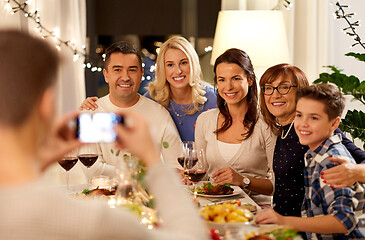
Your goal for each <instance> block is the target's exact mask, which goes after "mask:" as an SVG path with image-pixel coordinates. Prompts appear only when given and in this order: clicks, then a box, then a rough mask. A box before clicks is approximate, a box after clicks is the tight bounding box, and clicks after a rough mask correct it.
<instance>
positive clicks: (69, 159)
mask: <svg viewBox="0 0 365 240" xmlns="http://www.w3.org/2000/svg"><path fill="white" fill-rule="evenodd" d="M77 160H78V159H77V150H73V151H71V152H69V153H68V154H66V155H65V156H63V158H62V159H61V160H59V161H58V163H59V164H60V165H61V167H62V168H63V169H65V170H66V184H67V189H68V190H70V185H69V171H70V170H71V168H73V167H74V166H75V165H76V163H77Z"/></svg>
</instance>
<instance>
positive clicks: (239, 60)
mask: <svg viewBox="0 0 365 240" xmlns="http://www.w3.org/2000/svg"><path fill="white" fill-rule="evenodd" d="M220 63H235V64H237V65H238V66H240V67H241V68H242V69H243V70H244V71H245V74H246V77H247V79H250V80H252V85H251V86H249V87H248V93H247V96H246V98H247V104H248V110H247V113H246V115H245V118H244V120H243V122H242V124H243V125H244V126H245V128H247V129H248V130H247V132H246V133H244V134H242V136H243V139H247V138H249V137H250V136H251V134H252V132H253V129H254V127H255V124H256V122H257V119H258V113H257V110H258V109H257V85H256V76H255V73H254V70H253V66H252V63H251V60H250V57H249V56H248V55H247V53H246V52H244V51H242V50H240V49H237V48H231V49H228V50H227V51H225V52H224V53H223V54H222V55H220V56H219V57H218V58H217V59H216V60H215V63H214V74H215V76H214V85H215V86H217V72H216V70H217V66H218V65H219V64H220ZM217 106H218V108H219V111H220V113H221V114H222V115H223V117H224V122H223V125H222V127H220V128H218V129H217V130H216V131H215V133H216V134H218V133H220V132H224V131H226V130H227V129H228V128H229V127H230V126H231V125H232V116H231V114H230V113H229V109H228V107H227V104H226V101H225V100H224V99H223V98H222V97H221V96H220V95H219V94H217Z"/></svg>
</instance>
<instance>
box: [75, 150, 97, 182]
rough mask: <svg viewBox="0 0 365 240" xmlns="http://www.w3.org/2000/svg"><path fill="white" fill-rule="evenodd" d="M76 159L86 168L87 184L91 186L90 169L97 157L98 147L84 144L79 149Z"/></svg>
mask: <svg viewBox="0 0 365 240" xmlns="http://www.w3.org/2000/svg"><path fill="white" fill-rule="evenodd" d="M77 157H78V158H79V160H80V161H81V163H82V164H83V165H84V166H85V167H87V174H86V175H87V176H86V177H87V184H88V187H90V186H91V176H90V167H91V166H92V165H94V163H95V162H96V160H97V159H98V157H99V150H98V146H97V145H96V144H95V143H90V144H85V145H84V146H82V147H81V148H80V149H79V152H78V155H77Z"/></svg>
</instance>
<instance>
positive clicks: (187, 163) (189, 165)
mask: <svg viewBox="0 0 365 240" xmlns="http://www.w3.org/2000/svg"><path fill="white" fill-rule="evenodd" d="M197 163H198V158H197V157H193V158H185V167H186V168H187V169H191V168H193V167H194V166H195V165H196V164H197Z"/></svg>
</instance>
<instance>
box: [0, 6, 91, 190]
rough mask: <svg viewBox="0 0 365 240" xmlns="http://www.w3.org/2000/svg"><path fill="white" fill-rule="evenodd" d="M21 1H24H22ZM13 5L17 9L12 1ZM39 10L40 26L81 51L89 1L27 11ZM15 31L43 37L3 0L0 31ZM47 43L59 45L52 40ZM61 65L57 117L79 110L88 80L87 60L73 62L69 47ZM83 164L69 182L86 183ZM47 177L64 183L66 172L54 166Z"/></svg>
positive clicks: (72, 172)
mask: <svg viewBox="0 0 365 240" xmlns="http://www.w3.org/2000/svg"><path fill="white" fill-rule="evenodd" d="M20 2H22V3H23V2H24V0H23V1H20ZM10 5H11V6H16V5H15V4H14V3H12V2H11V1H10ZM37 8H38V9H39V11H38V12H39V14H40V23H41V24H42V25H43V26H44V27H45V28H47V29H48V30H50V31H54V32H55V33H56V34H57V35H59V38H60V39H62V40H64V41H68V40H73V41H74V43H75V46H77V48H78V49H79V50H82V46H83V45H85V44H86V2H85V0H62V1H59V0H33V1H31V2H30V4H29V7H28V10H35V9H37ZM1 28H15V29H19V30H21V31H24V32H29V33H30V34H33V35H35V36H40V33H39V29H37V28H36V24H35V23H34V21H33V20H31V19H28V18H26V17H24V14H22V13H20V12H17V13H15V14H11V9H9V5H7V4H6V3H5V2H4V1H0V29H1ZM45 41H48V42H49V43H51V44H53V45H55V47H56V45H58V44H57V42H56V41H55V40H54V39H53V38H46V39H45ZM60 54H61V56H62V65H61V67H60V69H59V72H58V82H57V100H56V104H57V114H58V115H60V114H63V113H65V112H69V111H74V110H77V109H78V107H79V106H80V104H81V102H82V101H83V100H84V99H85V77H84V69H83V68H82V64H83V62H84V58H83V57H81V56H80V58H79V59H78V60H77V61H75V62H74V61H73V54H74V53H73V52H72V51H71V50H70V49H68V48H67V47H64V46H61V47H60ZM80 165H81V164H80V163H77V165H76V166H75V167H74V168H73V169H71V171H70V183H85V177H84V173H83V172H82V170H81V167H82V166H80ZM44 177H45V178H47V179H49V180H52V181H55V182H60V183H65V171H64V170H63V169H62V168H61V167H60V166H59V165H58V164H54V166H51V167H50V168H49V169H48V170H47V171H46V172H45V174H44Z"/></svg>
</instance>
